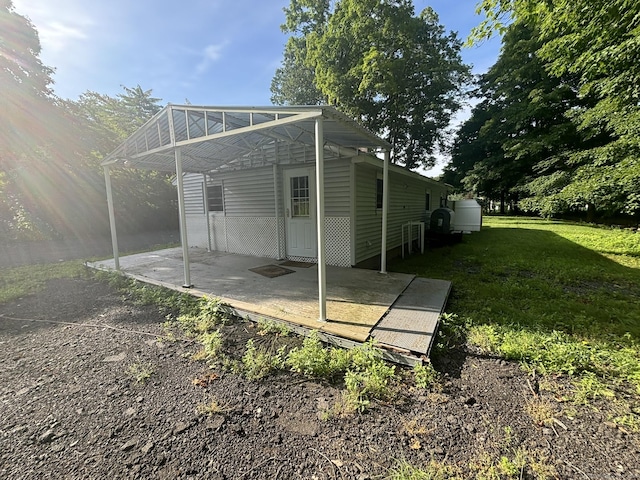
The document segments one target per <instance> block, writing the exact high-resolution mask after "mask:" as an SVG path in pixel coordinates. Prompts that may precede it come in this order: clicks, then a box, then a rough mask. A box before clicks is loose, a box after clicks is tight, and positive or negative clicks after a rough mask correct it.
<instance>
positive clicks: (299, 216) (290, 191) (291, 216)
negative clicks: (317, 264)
mask: <svg viewBox="0 0 640 480" xmlns="http://www.w3.org/2000/svg"><path fill="white" fill-rule="evenodd" d="M284 190H285V205H284V207H285V223H286V230H287V256H291V257H311V258H315V257H316V256H317V254H318V253H317V247H316V242H317V237H316V220H315V219H316V212H315V205H316V201H315V200H316V199H315V178H314V175H313V169H310V168H296V169H292V170H285V172H284Z"/></svg>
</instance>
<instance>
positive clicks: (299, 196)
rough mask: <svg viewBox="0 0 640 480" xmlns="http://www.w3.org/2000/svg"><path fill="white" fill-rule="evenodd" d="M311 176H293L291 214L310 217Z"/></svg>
mask: <svg viewBox="0 0 640 480" xmlns="http://www.w3.org/2000/svg"><path fill="white" fill-rule="evenodd" d="M309 210H310V202H309V177H308V176H307V175H305V176H302V177H291V216H292V217H309V216H310V211H309Z"/></svg>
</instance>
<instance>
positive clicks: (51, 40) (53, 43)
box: [40, 22, 87, 52]
mask: <svg viewBox="0 0 640 480" xmlns="http://www.w3.org/2000/svg"><path fill="white" fill-rule="evenodd" d="M86 38H87V34H86V33H85V31H84V30H83V29H82V28H81V27H79V26H72V25H65V24H63V23H60V22H51V23H49V24H45V25H43V26H41V27H40V41H41V42H42V45H43V46H44V47H45V48H47V49H50V50H51V51H53V52H60V51H62V50H64V49H65V48H66V47H67V45H69V43H71V42H73V41H77V40H85V39H86Z"/></svg>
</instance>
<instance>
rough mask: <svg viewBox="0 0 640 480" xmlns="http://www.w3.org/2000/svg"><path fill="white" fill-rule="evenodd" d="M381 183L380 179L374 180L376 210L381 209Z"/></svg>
mask: <svg viewBox="0 0 640 480" xmlns="http://www.w3.org/2000/svg"><path fill="white" fill-rule="evenodd" d="M383 187H384V185H383V183H382V179H381V178H376V208H382V190H383Z"/></svg>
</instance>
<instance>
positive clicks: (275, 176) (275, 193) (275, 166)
mask: <svg viewBox="0 0 640 480" xmlns="http://www.w3.org/2000/svg"><path fill="white" fill-rule="evenodd" d="M277 155H278V142H276V156H277ZM276 161H277V158H276ZM273 197H274V201H275V211H276V242H277V248H278V255H277V258H278V260H280V259H281V258H282V254H281V252H282V245H281V240H280V196H279V195H278V164H276V163H274V164H273Z"/></svg>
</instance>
